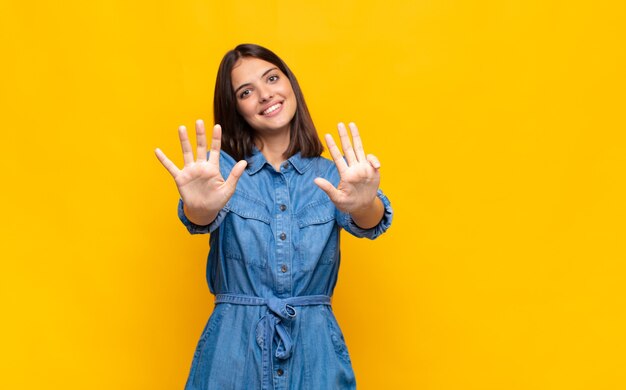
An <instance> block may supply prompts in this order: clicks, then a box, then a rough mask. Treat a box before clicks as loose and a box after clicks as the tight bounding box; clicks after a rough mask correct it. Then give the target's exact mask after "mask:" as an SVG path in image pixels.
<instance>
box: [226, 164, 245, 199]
mask: <svg viewBox="0 0 626 390" xmlns="http://www.w3.org/2000/svg"><path fill="white" fill-rule="evenodd" d="M246 165H248V162H247V161H246V160H241V161H239V162H238V163H237V164H235V166H234V167H233V169H232V170H231V171H230V175H228V179H226V182H225V184H226V186H228V189H229V190H228V195H229V197H230V196H231V195H232V194H233V193H234V192H235V188H236V187H237V183H238V182H239V178H240V177H241V175H242V174H243V171H244V170H245V169H246Z"/></svg>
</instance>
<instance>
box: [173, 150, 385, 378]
mask: <svg viewBox="0 0 626 390" xmlns="http://www.w3.org/2000/svg"><path fill="white" fill-rule="evenodd" d="M247 160H248V166H247V168H246V171H245V172H244V173H243V175H242V176H241V178H240V180H239V183H238V184H237V189H236V191H235V194H234V195H233V196H232V198H231V199H230V201H229V202H228V203H227V204H226V206H225V207H224V209H223V210H221V211H220V213H219V214H218V216H217V217H216V219H215V220H214V221H213V222H212V223H211V224H210V225H208V226H199V225H195V224H194V223H192V222H191V221H189V220H188V219H187V218H186V216H185V215H184V213H183V208H182V201H181V202H179V208H178V215H179V217H180V219H181V221H182V222H183V223H184V224H185V226H186V227H187V229H188V230H189V232H190V233H192V234H198V233H210V240H209V243H210V251H209V256H208V261H207V281H208V284H209V289H210V290H211V292H212V293H213V294H214V295H215V307H214V310H213V313H212V314H211V316H210V318H209V320H208V323H207V325H206V327H205V329H204V331H203V332H202V335H201V336H200V341H199V342H198V345H197V348H196V351H195V354H194V357H193V362H192V365H191V371H190V373H189V378H188V379H187V384H186V387H185V389H186V390H196V389H202V390H213V389H215V390H230V389H233V390H240V389H241V390H255V389H260V390H278V389H281V390H282V389H285V390H286V389H293V390H296V389H297V390H331V389H354V388H355V387H356V382H355V378H354V372H353V370H352V365H351V363H350V356H349V354H348V350H347V348H346V344H345V341H344V338H343V335H342V333H341V330H340V329H339V325H338V324H337V321H336V319H335V316H334V315H333V312H332V309H331V306H330V297H331V296H332V294H333V290H334V288H335V284H336V282H337V273H338V271H339V261H340V251H339V232H340V230H341V229H342V228H343V229H345V230H346V231H347V232H349V233H350V234H352V235H354V236H356V237H367V238H370V239H374V238H376V237H377V236H379V235H380V234H382V233H383V232H384V231H385V230H387V228H388V227H389V226H390V224H391V219H392V210H391V207H390V204H389V200H388V199H387V198H386V197H385V195H383V193H382V192H381V191H380V190H379V192H378V196H379V198H380V199H381V200H382V202H383V204H384V206H385V213H384V217H383V219H382V220H381V222H380V223H379V224H378V226H375V227H373V228H371V229H361V228H359V227H358V226H357V225H356V224H355V223H354V222H353V221H352V219H351V217H350V215H348V214H345V213H342V212H340V211H339V210H337V208H336V207H335V205H334V204H333V203H332V202H331V201H330V199H329V198H328V196H327V195H326V194H325V193H324V192H323V191H322V190H320V189H319V188H318V187H317V186H316V185H315V183H314V182H313V179H314V178H316V177H323V178H326V179H327V180H329V181H330V182H331V183H333V185H335V186H336V185H337V184H338V183H339V174H338V172H337V169H336V167H335V164H334V163H333V162H332V161H330V160H328V159H325V158H323V157H316V158H303V157H301V156H300V154H299V153H298V154H296V155H294V156H292V157H291V158H289V159H288V160H287V161H286V162H284V163H283V164H282V165H281V167H280V172H278V171H276V170H275V169H274V168H273V167H272V166H271V165H270V164H269V163H268V162H267V161H266V160H265V157H264V156H263V154H262V153H260V152H259V151H258V150H255V151H254V153H253V155H252V156H250V157H249V158H248V159H247ZM234 164H235V160H234V159H233V158H232V157H230V156H229V155H228V154H226V153H224V152H223V151H222V152H221V154H220V170H221V172H222V175H223V177H225V178H226V177H228V175H229V173H230V171H231V169H232V168H233V166H234Z"/></svg>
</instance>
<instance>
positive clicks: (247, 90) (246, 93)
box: [239, 89, 252, 99]
mask: <svg viewBox="0 0 626 390" xmlns="http://www.w3.org/2000/svg"><path fill="white" fill-rule="evenodd" d="M251 93H252V91H250V90H249V89H246V90H244V91H243V92H242V93H240V94H239V98H241V99H243V98H245V97H246V96H248V95H250V94H251Z"/></svg>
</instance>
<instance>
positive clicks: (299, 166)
mask: <svg viewBox="0 0 626 390" xmlns="http://www.w3.org/2000/svg"><path fill="white" fill-rule="evenodd" d="M246 161H248V166H247V167H246V171H247V172H248V174H249V175H254V174H255V173H257V172H258V171H260V170H261V168H263V167H264V166H265V164H267V165H268V166H269V167H270V168H271V169H272V170H274V167H272V165H271V164H270V163H268V162H267V160H266V159H265V156H264V155H263V153H261V151H260V150H259V149H258V148H257V147H256V146H254V147H253V148H252V155H250V156H248V158H246ZM287 161H288V162H289V163H291V165H293V167H294V168H295V169H296V171H297V172H298V173H299V174H301V175H302V174H303V173H304V172H306V171H307V170H308V169H309V167H310V166H311V163H313V158H311V157H302V156H301V155H300V152H298V153H296V154H294V155H293V156H291V157H289V158H288V159H287Z"/></svg>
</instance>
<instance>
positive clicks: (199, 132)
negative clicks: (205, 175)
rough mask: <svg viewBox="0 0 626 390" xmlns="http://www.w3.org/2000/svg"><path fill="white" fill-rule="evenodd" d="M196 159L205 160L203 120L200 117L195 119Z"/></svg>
mask: <svg viewBox="0 0 626 390" xmlns="http://www.w3.org/2000/svg"><path fill="white" fill-rule="evenodd" d="M196 142H197V143H198V144H197V146H196V161H198V162H204V161H206V133H205V131H204V122H203V121H202V119H198V120H197V121H196Z"/></svg>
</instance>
